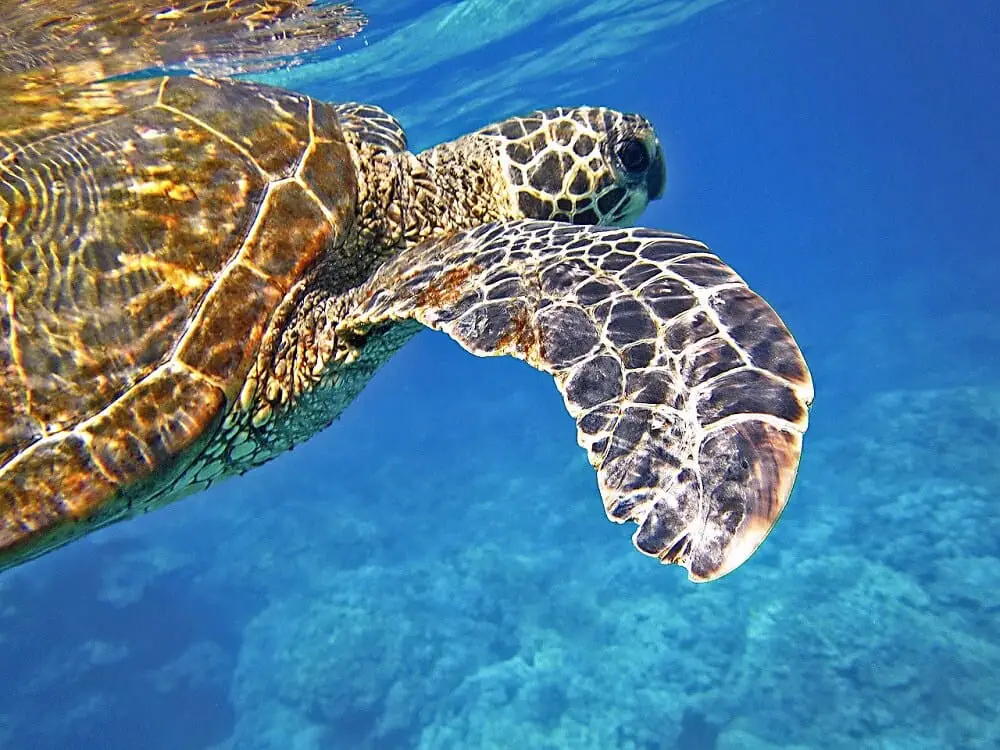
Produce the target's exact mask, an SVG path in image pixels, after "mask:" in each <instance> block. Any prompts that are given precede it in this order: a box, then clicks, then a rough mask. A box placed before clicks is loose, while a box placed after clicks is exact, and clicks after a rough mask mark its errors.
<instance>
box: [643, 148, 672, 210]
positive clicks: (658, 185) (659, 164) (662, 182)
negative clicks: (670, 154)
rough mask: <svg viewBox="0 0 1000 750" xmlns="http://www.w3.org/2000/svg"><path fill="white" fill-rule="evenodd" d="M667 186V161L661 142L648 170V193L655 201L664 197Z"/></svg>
mask: <svg viewBox="0 0 1000 750" xmlns="http://www.w3.org/2000/svg"><path fill="white" fill-rule="evenodd" d="M666 186H667V163H666V160H664V158H663V149H662V148H661V147H660V144H659V143H657V144H656V155H655V156H654V157H653V163H652V164H651V165H650V166H649V171H648V172H646V195H647V196H649V200H651V201H655V200H659V199H660V198H662V197H663V190H664V188H666Z"/></svg>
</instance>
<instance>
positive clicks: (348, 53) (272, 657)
mask: <svg viewBox="0 0 1000 750" xmlns="http://www.w3.org/2000/svg"><path fill="white" fill-rule="evenodd" d="M362 7H363V8H364V9H365V10H366V11H367V12H368V13H369V14H370V16H371V19H372V23H371V26H370V27H369V28H368V30H367V31H366V32H365V34H364V35H363V36H362V37H360V38H358V39H355V40H351V41H348V42H344V43H343V44H342V45H341V49H340V50H334V51H332V52H331V54H330V55H329V56H328V59H324V60H320V61H317V63H316V64H313V65H310V66H307V67H305V68H301V69H297V70H293V71H289V72H285V73H282V74H279V75H273V76H271V77H269V78H267V80H269V81H271V82H280V83H283V84H285V85H288V86H291V87H294V88H297V89H298V90H301V91H305V92H307V93H310V94H312V95H315V96H318V97H323V98H328V99H338V100H343V99H361V100H368V101H373V102H375V103H378V104H381V105H383V106H385V107H387V108H388V109H390V110H392V111H393V112H395V113H396V114H397V115H398V116H399V118H400V119H401V120H402V121H403V123H404V125H406V127H407V130H408V133H409V135H410V139H411V144H412V145H413V147H414V148H422V147H425V146H428V145H431V144H434V143H437V142H439V141H442V140H445V139H448V138H452V137H454V136H457V135H459V134H461V133H463V132H466V131H468V130H470V129H472V128H474V127H478V126H479V125H482V124H484V123H486V122H489V121H492V120H496V119H500V118H503V117H505V116H507V115H509V114H512V113H516V112H519V111H523V110H525V109H530V108H534V107H539V106H552V105H556V104H570V105H573V104H579V103H594V104H607V105H610V106H614V107H618V108H622V109H627V110H634V111H639V112H642V113H643V114H645V115H646V116H647V117H648V118H649V119H651V120H652V121H653V122H654V124H655V125H656V126H657V128H658V130H659V133H660V137H661V140H662V142H663V146H664V149H665V152H666V156H667V161H668V170H669V175H670V176H669V181H668V187H667V194H666V197H665V199H664V200H662V201H660V202H659V203H656V204H654V205H653V206H651V207H650V209H649V210H648V211H647V213H646V214H645V216H644V217H643V223H644V224H646V225H650V226H655V227H661V228H665V229H670V230H675V231H680V232H683V233H686V234H690V235H693V236H696V237H698V238H700V239H702V240H704V241H706V242H707V243H708V244H709V245H711V246H712V247H713V249H714V250H715V251H716V252H718V253H719V254H720V255H721V256H722V257H723V258H725V259H726V260H727V262H729V263H730V264H732V265H733V266H734V267H735V268H736V269H737V270H738V271H739V272H740V273H741V274H742V275H743V276H744V277H745V278H746V279H747V280H748V282H749V283H750V284H751V285H752V286H753V287H754V288H755V289H756V290H757V291H758V292H760V293H761V294H762V295H764V296H765V297H766V298H767V299H768V300H769V301H770V302H771V303H772V305H773V306H774V307H775V308H776V309H777V310H778V311H779V313H780V314H781V315H782V316H783V318H784V319H785V321H786V322H787V323H788V325H789V326H790V328H791V329H792V330H793V332H794V333H795V335H796V337H797V339H798V341H799V343H800V344H801V346H802V348H803V351H804V352H805V353H806V356H807V358H808V359H809V362H810V365H811V368H812V371H813V375H814V377H815V380H816V387H817V398H816V403H815V406H814V409H813V412H812V420H811V427H810V430H809V433H808V434H807V439H806V449H805V452H804V457H803V462H802V468H801V471H800V475H799V480H798V483H797V486H796V489H795V492H794V494H793V497H792V500H791V502H790V504H789V506H788V509H787V510H786V512H785V514H784V516H783V518H782V520H781V521H780V523H779V524H778V526H777V528H776V529H775V530H774V532H773V533H772V534H771V536H770V537H769V538H768V540H767V541H766V542H765V544H764V545H763V546H762V547H761V549H760V550H759V551H758V553H757V554H756V555H754V557H752V558H751V559H750V561H749V562H747V563H746V564H745V565H744V566H743V567H742V568H740V569H739V570H738V571H736V572H735V573H733V574H731V575H730V576H728V577H726V578H724V579H721V580H719V581H717V582H714V583H712V584H709V585H704V586H695V585H693V584H690V583H688V582H687V580H686V578H685V576H684V573H683V571H682V570H681V569H679V568H670V567H668V568H664V567H661V566H659V565H658V564H657V563H656V562H655V561H651V560H649V559H644V558H643V557H641V556H640V555H637V554H636V553H635V552H634V551H633V550H632V548H631V544H630V543H629V534H630V529H626V528H624V527H615V526H612V525H610V524H609V523H608V522H607V521H606V519H605V518H604V512H603V509H602V508H601V504H600V499H599V497H598V494H597V489H596V486H595V479H594V475H593V472H592V470H591V469H590V467H589V465H588V463H587V460H586V457H585V455H584V454H583V452H582V451H581V450H580V449H579V448H577V446H576V444H575V429H574V426H573V424H572V420H571V419H569V418H568V417H567V416H566V414H565V411H564V408H563V406H562V403H561V399H560V397H559V395H558V393H557V392H556V390H555V388H554V387H553V385H552V382H551V379H550V378H549V377H548V376H546V375H542V374H540V373H537V372H534V371H533V370H531V369H530V368H528V367H527V366H525V365H523V364H522V363H519V362H514V361H510V360H492V359H491V360H480V359H476V358H473V357H471V356H469V355H468V354H466V353H465V352H463V351H462V350H461V349H460V348H459V347H458V346H457V345H456V344H454V343H452V342H451V341H450V340H449V339H447V338H446V337H445V336H443V335H439V334H432V333H423V334H420V335H419V336H418V337H417V338H416V339H415V340H414V341H413V342H412V343H411V344H409V345H408V346H407V347H406V348H405V349H404V350H403V351H402V352H400V353H399V354H398V355H397V356H396V357H395V358H394V359H393V360H392V361H391V362H390V363H389V364H388V365H387V366H386V367H385V368H384V370H383V371H382V372H381V373H380V374H379V375H378V376H377V377H376V378H375V380H374V381H373V382H372V383H371V385H370V386H369V387H368V388H367V390H366V391H364V393H363V394H362V395H361V397H360V398H359V399H358V401H357V402H356V403H355V404H354V405H353V407H352V408H351V409H349V410H348V412H347V413H346V414H345V415H344V416H343V418H342V419H341V420H340V421H339V422H337V423H336V424H335V425H334V426H333V427H331V428H330V429H329V430H327V431H326V432H324V433H323V434H321V435H319V436H318V437H316V438H315V439H313V440H312V441H311V442H309V443H307V444H306V445H304V446H302V447H300V448H298V449H296V450H295V451H294V452H292V453H290V454H288V455H286V456H284V457H282V458H280V459H278V460H276V461H274V462H272V463H271V464H269V465H267V466H265V467H263V468H262V469H259V470H257V471H255V472H253V473H251V474H249V475H247V476H246V477H243V478H242V479H240V480H234V481H230V482H228V483H225V484H224V485H222V486H219V487H216V488H213V489H212V490H210V491H208V492H205V493H202V494H200V495H197V496H195V497H192V498H189V499H187V500H185V501H183V502H181V503H178V504H176V505H174V506H171V507H169V508H167V509H165V510H163V511H160V512H158V513H155V514H151V515H149V516H146V517H143V518H141V519H138V520H136V521H133V522H130V523H128V524H124V525H121V526H118V527H114V528H111V529H108V530H106V531H104V532H101V533H98V534H95V535H93V536H91V537H89V538H87V539H85V540H83V541H82V542H79V543H77V544H74V545H71V546H69V547H67V548H65V549H63V550H60V551H58V552H56V553H53V554H50V555H47V556H45V557H43V558H41V559H39V560H37V561H35V562H32V563H30V564H27V565H24V566H22V567H20V568H17V569H14V570H12V571H8V572H5V573H4V574H3V575H0V654H2V656H0V747H2V748H12V749H14V748H17V749H20V748H33V749H37V750H49V749H50V748H52V749H55V748H60V749H63V748H74V749H81V750H89V749H91V748H93V749H95V750H125V749H126V748H127V749H129V750H133V749H135V748H142V749H144V750H168V749H169V750H179V749H184V750H187V749H191V750H265V749H271V748H274V749H276V750H285V749H289V750H320V749H323V750H326V749H328V748H329V749H340V748H348V749H351V750H353V749H355V748H357V749H359V750H367V749H369V748H370V749H377V750H397V749H399V750H402V749H409V748H420V749H421V750H436V749H437V748H442V749H450V748H456V749H457V748H462V749H469V750H472V749H478V748H490V749H497V750H499V749H501V748H518V749H520V748H527V749H531V750H535V749H537V750H617V749H618V748H621V749H622V750H673V749H674V748H677V749H678V750H682V749H683V750H701V749H703V748H704V749H708V750H711V749H713V748H718V749H719V750H743V749H746V750H763V749H765V748H767V749H774V750H777V749H778V748H782V749H791V748H796V749H799V750H801V749H806V748H808V749H811V748H873V749H874V748H879V749H881V748H893V749H895V748H992V747H1000V705H998V701H997V696H998V695H1000V625H998V622H997V619H998V617H1000V593H998V592H1000V512H998V509H997V503H996V499H997V496H998V493H1000V463H998V461H997V455H998V453H997V447H996V446H997V442H998V437H1000V355H998V352H1000V256H998V248H1000V201H998V198H1000V145H998V140H997V133H1000V98H998V96H997V86H998V83H997V82H998V81H1000V6H998V5H997V4H996V3H995V2H991V1H983V2H978V1H977V0H965V1H964V2H961V3H943V2H940V1H939V0H881V1H880V2H870V0H842V1H841V2H838V3H799V2H794V0H761V1H760V2H756V1H753V0H745V1H739V0H714V1H713V0H701V1H698V2H650V1H645V2H644V1H643V0H603V1H595V2H582V1H577V2H566V1H565V0H550V1H548V2H542V1H541V0H535V1H534V2H520V1H514V0H511V1H510V2H502V0H452V2H440V3H437V2H431V1H430V0H422V1H415V2H399V1H396V2H389V1H388V0H373V1H372V2H370V3H368V4H364V5H362Z"/></svg>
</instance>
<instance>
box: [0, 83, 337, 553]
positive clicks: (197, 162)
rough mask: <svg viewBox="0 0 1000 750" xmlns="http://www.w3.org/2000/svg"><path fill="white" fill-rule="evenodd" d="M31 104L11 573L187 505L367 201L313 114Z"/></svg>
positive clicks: (130, 86) (215, 87)
mask: <svg viewBox="0 0 1000 750" xmlns="http://www.w3.org/2000/svg"><path fill="white" fill-rule="evenodd" d="M22 80H27V79H22ZM22 94H23V95H22V96H21V101H19V102H18V105H19V106H18V107H11V108H7V110H6V111H4V112H0V289H2V294H0V567H3V566H4V558H5V557H6V558H8V559H13V558H14V557H18V558H25V557H30V556H34V555H35V554H38V553H40V552H41V551H44V550H45V549H48V548H50V547H51V546H55V545H57V544H61V543H63V542H65V541H68V540H69V539H71V538H73V537H75V536H79V535H80V534H82V533H85V532H86V531H89V530H90V529H91V528H93V527H95V526H97V525H103V524H104V523H107V522H108V521H110V520H114V519H115V518H118V517H121V516H123V515H126V514H127V513H128V512H129V511H130V510H132V511H135V510H137V509H140V508H141V507H142V506H144V505H148V504H149V503H150V502H155V498H154V495H156V494H158V493H159V494H162V493H164V492H166V493H167V494H177V493H176V490H178V489H183V488H175V487H170V486H167V485H169V478H170V477H172V476H175V475H176V474H177V466H178V465H181V464H184V463H186V462H188V461H189V460H191V459H190V458H189V457H190V454H191V452H192V451H191V449H192V448H193V447H194V446H197V445H202V444H204V443H205V440H206V434H207V433H210V432H211V431H212V430H215V429H217V426H218V425H219V424H220V423H221V420H222V417H223V415H224V414H225V413H226V410H227V409H228V408H230V406H231V405H233V404H234V403H236V402H237V400H238V399H237V398H236V397H237V396H238V394H239V393H240V389H241V387H242V385H243V382H244V380H245V379H246V376H247V372H248V370H249V369H250V367H251V364H252V363H253V361H254V359H255V357H256V355H257V352H258V349H259V348H260V344H261V340H262V337H263V336H264V332H265V330H266V328H267V326H268V322H269V320H270V319H271V317H272V315H273V314H274V312H275V309H276V308H277V307H278V305H279V304H280V303H281V302H282V300H283V299H284V298H285V297H286V296H287V294H288V292H289V290H290V289H291V288H292V287H293V286H294V285H295V284H296V282H297V281H298V280H299V279H300V278H301V277H302V275H303V273H304V272H305V270H306V269H307V268H309V267H310V266H311V265H312V264H313V263H314V262H315V261H316V260H317V258H319V256H320V255H321V254H322V253H323V252H324V251H325V250H326V249H327V248H328V247H330V246H331V245H332V244H333V243H336V242H337V240H338V238H339V237H341V236H342V235H343V234H344V232H345V231H347V229H348V227H349V225H350V222H351V218H352V217H353V213H354V207H355V201H356V194H357V176H356V174H355V171H354V167H353V164H352V161H351V157H350V152H349V149H348V146H347V144H346V143H345V141H344V138H343V134H342V132H341V130H340V127H339V125H338V121H337V116H336V112H335V111H334V110H333V108H332V107H331V106H329V105H326V104H323V103H321V102H317V101H315V100H312V99H310V98H308V97H305V96H301V95H297V94H293V93H289V92H285V91H282V90H279V89H274V88H270V87H265V86H260V85H256V84H250V83H243V82H237V81H229V80H211V79H204V78H198V77H174V78H163V79H158V80H155V81H154V80H142V81H118V82H107V83H100V84H93V85H88V86H83V87H79V88H75V89H72V90H68V91H67V90H65V89H60V90H55V89H46V88H44V87H42V88H40V89H32V88H31V87H30V86H27V87H25V88H24V90H23V91H22ZM165 483H166V485H165Z"/></svg>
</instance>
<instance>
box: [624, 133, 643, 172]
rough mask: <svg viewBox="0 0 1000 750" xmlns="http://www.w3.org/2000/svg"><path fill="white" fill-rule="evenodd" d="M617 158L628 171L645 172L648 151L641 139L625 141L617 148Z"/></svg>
mask: <svg viewBox="0 0 1000 750" xmlns="http://www.w3.org/2000/svg"><path fill="white" fill-rule="evenodd" d="M618 158H619V159H621V162H622V166H623V167H625V169H627V170H628V171H629V172H645V171H646V170H647V169H649V152H647V151H646V147H645V146H644V145H643V144H642V142H641V141H636V140H628V141H625V142H624V143H623V144H622V145H621V146H620V147H619V149H618Z"/></svg>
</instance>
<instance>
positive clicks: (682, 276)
mask: <svg viewBox="0 0 1000 750" xmlns="http://www.w3.org/2000/svg"><path fill="white" fill-rule="evenodd" d="M359 300H360V307H359V309H358V310H356V311H355V313H354V314H352V315H351V316H349V318H348V319H347V320H345V321H343V322H342V323H341V326H340V327H341V330H345V331H358V330H365V329H368V328H370V327H372V326H374V325H378V324H380V323H383V322H386V321H390V320H404V319H410V318H412V319H416V320H418V321H419V322H421V323H423V324H424V325H426V326H428V327H430V328H434V329H437V330H440V331H444V332H445V333H447V334H448V335H450V336H451V337H452V338H454V339H455V340H456V341H458V342H459V343H460V344H461V345H462V346H463V347H464V348H466V349H467V350H469V351H470V352H472V353H473V354H477V355H480V356H490V355H499V354H510V355H512V356H515V357H518V358H520V359H523V360H525V361H526V362H528V363H529V364H530V365H532V366H533V367H536V368H538V369H540V370H544V371H545V372H548V373H551V374H552V375H553V376H554V377H555V380H556V384H557V385H558V387H559V390H560V391H561V392H562V394H563V397H564V399H565V402H566V406H567V408H568V409H569V412H570V414H572V415H573V417H574V418H575V419H576V422H577V427H578V436H579V442H580V444H581V445H582V446H583V447H584V448H586V449H587V451H588V453H589V456H590V461H591V463H592V464H593V465H594V466H595V467H596V468H597V474H598V482H599V485H600V490H601V495H602V496H603V499H604V506H605V510H606V511H607V514H608V517H609V518H610V519H611V520H613V521H616V522H619V523H620V522H624V521H633V522H635V523H636V524H638V526H639V528H638V530H637V531H636V532H635V534H634V536H633V541H634V543H635V545H636V547H637V548H638V549H639V550H640V551H641V552H643V553H645V554H647V555H651V556H655V557H657V558H659V559H660V560H662V561H663V562H666V563H678V564H680V565H683V566H684V567H686V568H687V569H688V572H689V575H690V577H691V579H692V580H697V581H706V580H711V579H714V578H718V577H719V576H722V575H724V574H726V573H727V572H729V571H731V570H733V569H734V568H736V567H737V566H739V565H740V564H741V563H743V562H744V561H745V560H746V559H747V558H748V557H749V556H750V555H751V554H752V553H753V551H754V550H755V549H756V548H757V546H758V545H759V544H760V542H761V541H763V539H764V538H765V537H766V536H767V534H768V532H769V531H770V530H771V528H772V526H773V525H774V523H775V522H776V521H777V519H778V516H779V515H780V514H781V511H782V509H783V508H784V506H785V503H786V501H787V499H788V496H789V493H790V492H791V490H792V484H793V482H794V480H795V474H796V471H797V468H798V463H799V457H800V453H801V448H802V435H803V433H804V432H805V430H806V426H807V420H808V406H809V404H810V403H811V401H812V398H813V387H812V380H811V378H810V375H809V371H808V369H807V367H806V364H805V361H804V360H803V358H802V354H801V353H800V351H799V349H798V347H797V345H796V343H795V341H794V339H793V338H792V336H791V334H790V333H789V332H788V330H787V328H786V327H785V326H784V324H783V323H782V322H781V320H780V319H779V318H778V316H777V315H776V314H775V313H774V311H773V310H772V309H771V308H770V307H769V306H768V304H767V303H766V302H765V301H764V300H763V299H761V298H760V297H759V296H758V295H756V294H755V293H754V292H753V291H751V290H750V289H749V288H748V287H747V285H746V284H745V283H744V281H743V280H742V279H741V278H740V277H739V276H738V275H737V274H736V273H735V272H734V271H733V270H732V269H730V268H729V267H728V266H726V265H725V264H724V263H723V262H722V261H720V260H719V259H718V258H717V257H716V256H714V255H712V254H711V253H710V251H709V250H708V248H706V247H705V246H704V245H703V244H701V243H699V242H696V241H694V240H691V239H687V238H684V237H681V236H679V235H674V234H668V233H665V232H660V231H655V230H649V229H632V230H623V229H615V228H597V227H589V226H572V225H568V224H561V223H555V222H537V221H514V222H506V223H493V224H487V225H484V226H482V227H479V228H477V229H473V230H471V231H467V232H462V233H459V234H456V235H452V236H450V237H448V238H446V239H443V240H438V241H436V242H431V243H427V244H424V245H421V246H418V247H416V248H414V249H413V250H410V251H407V252H404V253H403V254H402V255H401V256H399V257H398V258H397V259H395V260H394V261H392V262H390V263H389V264H387V265H386V266H385V267H383V268H382V269H381V270H380V271H379V273H378V274H377V275H376V276H375V277H374V278H373V279H372V280H371V281H370V282H369V283H368V284H366V285H365V287H363V288H362V290H361V296H360V298H359Z"/></svg>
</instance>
